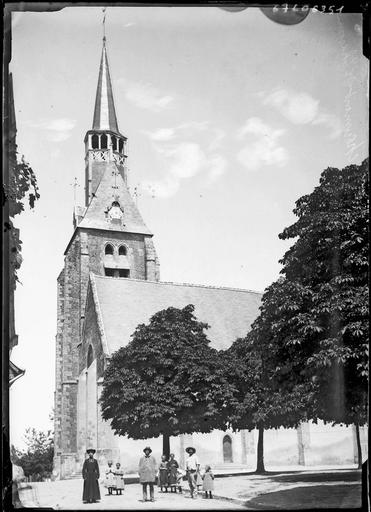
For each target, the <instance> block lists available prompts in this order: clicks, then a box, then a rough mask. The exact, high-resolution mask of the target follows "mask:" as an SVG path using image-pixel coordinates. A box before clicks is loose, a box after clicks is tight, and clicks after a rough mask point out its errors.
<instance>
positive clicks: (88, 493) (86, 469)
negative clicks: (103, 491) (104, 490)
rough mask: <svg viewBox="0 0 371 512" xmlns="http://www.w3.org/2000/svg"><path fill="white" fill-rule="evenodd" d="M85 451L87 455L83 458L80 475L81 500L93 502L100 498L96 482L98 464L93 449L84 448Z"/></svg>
mask: <svg viewBox="0 0 371 512" xmlns="http://www.w3.org/2000/svg"><path fill="white" fill-rule="evenodd" d="M86 453H87V454H88V455H89V457H88V458H87V459H85V462H84V465H83V467H82V477H83V479H84V491H83V494H82V501H83V502H85V503H95V502H96V501H97V500H100V492H99V484H98V479H99V466H98V462H97V460H96V459H94V453H95V450H93V449H92V448H90V449H89V450H86Z"/></svg>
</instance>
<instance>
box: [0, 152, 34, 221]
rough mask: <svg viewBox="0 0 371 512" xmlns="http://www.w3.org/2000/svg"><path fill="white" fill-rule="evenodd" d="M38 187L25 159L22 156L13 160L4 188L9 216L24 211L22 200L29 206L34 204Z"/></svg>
mask: <svg viewBox="0 0 371 512" xmlns="http://www.w3.org/2000/svg"><path fill="white" fill-rule="evenodd" d="M39 197H40V194H39V189H38V186H37V180H36V176H35V173H34V171H33V170H32V169H31V167H30V165H29V164H28V163H27V162H26V161H25V159H24V156H22V157H21V161H20V162H19V161H17V160H14V161H12V162H11V164H10V172H9V184H8V186H7V189H6V190H5V198H4V199H5V200H9V216H10V217H15V216H16V215H18V214H20V213H21V212H22V211H24V200H26V201H27V202H28V204H29V207H30V208H33V207H34V206H35V201H36V200H37V199H39Z"/></svg>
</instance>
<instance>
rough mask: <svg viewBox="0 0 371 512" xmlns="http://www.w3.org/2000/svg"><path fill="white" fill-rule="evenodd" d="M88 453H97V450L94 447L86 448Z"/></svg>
mask: <svg viewBox="0 0 371 512" xmlns="http://www.w3.org/2000/svg"><path fill="white" fill-rule="evenodd" d="M86 453H95V450H94V448H89V449H88V450H86Z"/></svg>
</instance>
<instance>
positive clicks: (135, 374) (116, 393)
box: [101, 304, 230, 439]
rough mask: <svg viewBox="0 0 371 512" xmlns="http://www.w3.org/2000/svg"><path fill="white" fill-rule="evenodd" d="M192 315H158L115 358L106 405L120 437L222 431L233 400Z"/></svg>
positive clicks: (103, 401)
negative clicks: (229, 405) (222, 425)
mask: <svg viewBox="0 0 371 512" xmlns="http://www.w3.org/2000/svg"><path fill="white" fill-rule="evenodd" d="M193 311H194V306H193V305H192V304H189V305H188V306H186V307H184V308H183V309H176V308H173V307H170V308H168V309H166V310H163V311H159V312H158V313H156V314H155V315H153V316H152V318H151V319H150V322H149V324H148V325H144V324H141V325H139V326H138V327H137V328H136V330H135V332H134V334H133V336H132V341H131V342H130V343H129V345H127V346H126V347H122V348H120V349H119V350H118V351H117V352H116V353H115V354H113V356H112V358H111V360H110V363H109V365H108V367H107V369H106V372H105V375H104V384H103V391H102V396H101V404H102V416H103V418H104V419H105V420H111V426H112V428H113V429H114V432H115V434H118V435H128V436H129V437H131V438H133V439H146V438H150V437H158V436H159V435H161V434H162V435H164V436H165V435H167V436H170V435H172V436H176V435H178V434H182V433H192V432H210V431H211V430H212V429H213V428H217V427H220V424H221V418H222V411H223V410H224V408H225V406H226V402H228V400H229V398H230V397H229V395H228V386H227V382H226V379H225V377H224V372H223V364H222V360H221V358H220V357H218V352H217V351H216V350H215V349H213V348H211V347H210V346H209V340H208V338H207V336H206V334H205V332H204V330H205V329H207V328H208V326H207V324H205V323H202V322H199V321H197V319H196V317H195V316H194V315H193Z"/></svg>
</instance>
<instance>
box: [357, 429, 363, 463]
mask: <svg viewBox="0 0 371 512" xmlns="http://www.w3.org/2000/svg"><path fill="white" fill-rule="evenodd" d="M356 439H357V455H358V456H357V458H358V469H362V447H361V438H360V436H359V424H358V423H356Z"/></svg>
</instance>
